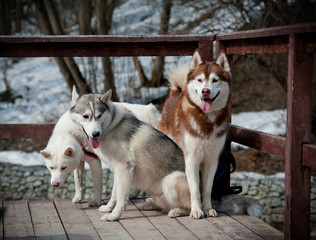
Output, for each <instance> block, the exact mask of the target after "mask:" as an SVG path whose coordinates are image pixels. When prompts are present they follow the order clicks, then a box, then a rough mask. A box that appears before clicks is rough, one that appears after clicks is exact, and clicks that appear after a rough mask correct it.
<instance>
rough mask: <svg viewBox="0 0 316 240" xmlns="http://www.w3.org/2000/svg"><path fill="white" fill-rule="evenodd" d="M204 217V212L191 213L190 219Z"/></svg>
mask: <svg viewBox="0 0 316 240" xmlns="http://www.w3.org/2000/svg"><path fill="white" fill-rule="evenodd" d="M203 217H204V213H203V211H202V210H196V211H191V213H190V218H193V219H201V218H203Z"/></svg>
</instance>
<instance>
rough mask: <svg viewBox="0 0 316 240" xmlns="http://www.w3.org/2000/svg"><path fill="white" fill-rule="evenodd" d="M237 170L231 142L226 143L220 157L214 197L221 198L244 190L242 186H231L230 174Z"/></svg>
mask: <svg viewBox="0 0 316 240" xmlns="http://www.w3.org/2000/svg"><path fill="white" fill-rule="evenodd" d="M228 145H229V146H228ZM235 170H236V160H235V158H234V156H233V154H232V153H231V151H230V144H226V145H225V147H224V149H223V151H222V152H221V154H220V156H219V159H218V166H217V170H216V173H215V177H214V183H213V190H212V197H214V198H220V197H221V196H223V195H229V194H239V193H241V192H242V186H230V174H231V173H233V172H234V171H235Z"/></svg>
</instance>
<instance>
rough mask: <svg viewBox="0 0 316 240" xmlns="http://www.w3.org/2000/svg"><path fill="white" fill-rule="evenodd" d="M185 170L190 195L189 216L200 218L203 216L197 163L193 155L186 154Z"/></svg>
mask: <svg viewBox="0 0 316 240" xmlns="http://www.w3.org/2000/svg"><path fill="white" fill-rule="evenodd" d="M185 165H186V167H185V172H186V175H187V179H188V184H189V189H190V195H191V213H190V217H191V218H194V219H200V218H203V217H204V213H203V211H202V209H201V206H202V204H201V195H200V187H199V185H200V184H199V182H200V179H199V170H200V166H199V163H196V161H195V158H194V156H188V157H187V158H186V159H185Z"/></svg>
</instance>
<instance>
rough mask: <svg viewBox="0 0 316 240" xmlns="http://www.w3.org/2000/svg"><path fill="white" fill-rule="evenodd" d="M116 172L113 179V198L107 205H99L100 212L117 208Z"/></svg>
mask: <svg viewBox="0 0 316 240" xmlns="http://www.w3.org/2000/svg"><path fill="white" fill-rule="evenodd" d="M116 183H117V180H116V174H115V172H114V179H113V187H112V193H111V198H110V200H109V202H108V203H107V204H106V205H102V206H101V207H99V211H100V212H107V213H108V212H112V210H113V209H114V208H115V205H116V201H117V192H116Z"/></svg>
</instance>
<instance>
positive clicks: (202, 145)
mask: <svg viewBox="0 0 316 240" xmlns="http://www.w3.org/2000/svg"><path fill="white" fill-rule="evenodd" d="M168 79H169V81H170V84H171V87H170V95H169V97H168V99H167V100H166V102H165V104H164V107H163V109H162V116H161V121H160V125H159V130H161V131H162V132H163V133H165V134H166V135H168V136H169V137H171V138H172V139H173V140H174V141H175V142H176V143H177V144H178V146H179V147H180V148H181V149H182V151H183V153H184V158H185V165H186V166H185V172H186V175H187V180H188V184H189V189H190V193H191V213H190V217H192V218H194V219H199V218H202V217H203V216H204V214H206V216H210V217H216V216H217V212H216V210H214V209H213V207H212V203H211V191H212V186H213V180H214V175H215V172H216V168H217V162H218V157H219V154H220V152H221V151H222V149H223V146H224V143H225V139H226V133H227V128H228V121H229V106H228V103H229V99H230V89H231V69H230V66H229V63H228V60H227V58H226V55H225V54H224V53H222V54H221V55H220V56H219V58H218V59H217V61H216V62H203V61H202V59H201V57H200V54H199V53H198V51H195V53H194V55H193V57H192V61H191V64H190V67H189V66H187V67H184V66H182V67H177V68H175V69H173V70H172V71H171V72H170V73H169V76H168ZM199 171H201V174H202V178H201V181H202V196H201V194H200V182H199ZM201 198H202V199H203V202H201Z"/></svg>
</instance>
